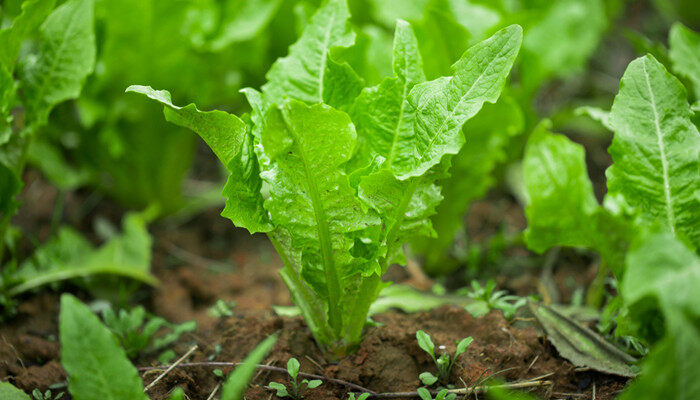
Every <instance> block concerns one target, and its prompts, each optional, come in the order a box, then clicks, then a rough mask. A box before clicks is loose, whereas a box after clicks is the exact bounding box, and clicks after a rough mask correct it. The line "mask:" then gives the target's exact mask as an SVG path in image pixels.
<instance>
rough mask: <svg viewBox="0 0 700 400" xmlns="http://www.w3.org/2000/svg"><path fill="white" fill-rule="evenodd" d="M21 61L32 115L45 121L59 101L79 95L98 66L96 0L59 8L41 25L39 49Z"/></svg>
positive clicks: (80, 0) (72, 2)
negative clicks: (94, 17)
mask: <svg viewBox="0 0 700 400" xmlns="http://www.w3.org/2000/svg"><path fill="white" fill-rule="evenodd" d="M20 61H21V66H22V69H21V74H20V78H21V86H22V90H23V93H24V105H25V107H26V109H27V116H28V119H29V120H30V121H31V123H34V124H44V123H46V121H47V119H48V116H49V112H50V111H51V109H52V108H53V107H54V106H55V105H56V104H58V103H61V102H63V101H65V100H68V99H73V98H76V97H78V95H79V94H80V91H81V89H82V86H83V82H84V81H85V78H86V77H87V76H88V75H89V74H90V73H92V70H93V68H94V66H95V33H94V29H93V2H92V0H69V1H67V2H66V3H64V4H62V5H61V6H59V7H58V8H56V10H54V11H53V12H52V13H51V14H50V15H49V16H48V18H46V20H45V21H44V23H43V24H41V27H40V28H39V53H38V54H37V55H36V56H34V55H32V56H28V57H25V58H24V59H22V60H20Z"/></svg>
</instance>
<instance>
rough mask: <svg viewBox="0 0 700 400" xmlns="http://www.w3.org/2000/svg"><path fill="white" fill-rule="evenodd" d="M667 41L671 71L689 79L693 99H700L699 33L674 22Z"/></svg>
mask: <svg viewBox="0 0 700 400" xmlns="http://www.w3.org/2000/svg"><path fill="white" fill-rule="evenodd" d="M668 41H669V45H670V49H669V53H668V56H669V57H670V59H671V63H672V64H673V71H674V72H675V73H677V74H678V75H680V76H683V77H685V78H687V79H688V80H690V82H691V83H692V85H693V89H694V92H695V99H700V35H699V34H697V33H696V32H693V31H691V30H690V29H688V28H686V27H685V26H684V25H683V24H681V23H680V22H676V23H675V24H673V26H672V27H671V32H670V34H669V38H668Z"/></svg>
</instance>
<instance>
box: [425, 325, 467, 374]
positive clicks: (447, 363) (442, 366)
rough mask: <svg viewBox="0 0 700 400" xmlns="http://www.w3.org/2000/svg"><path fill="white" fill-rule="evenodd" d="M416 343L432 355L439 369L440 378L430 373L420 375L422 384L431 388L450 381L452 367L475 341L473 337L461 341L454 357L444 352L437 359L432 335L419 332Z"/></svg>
mask: <svg viewBox="0 0 700 400" xmlns="http://www.w3.org/2000/svg"><path fill="white" fill-rule="evenodd" d="M416 341H417V342H418V346H420V348H421V349H423V351H425V352H426V353H428V354H430V357H431V358H432V359H433V362H434V363H435V367H437V370H438V376H435V375H433V374H431V373H430V372H423V373H422V374H420V376H419V378H420V380H421V382H423V384H424V385H426V386H430V385H432V384H434V383H435V382H437V381H439V382H440V383H442V384H444V385H446V384H447V383H448V381H449V379H450V372H451V371H452V366H453V365H454V363H455V360H456V359H457V357H459V356H460V355H461V354H462V353H464V352H465V351H467V347H469V345H470V344H471V343H472V342H473V341H474V339H473V338H472V337H471V336H469V337H467V338H464V339H462V340H460V341H459V342H458V343H457V351H455V354H454V356H450V354H449V353H447V352H444V353H442V354H440V355H439V356H438V357H437V358H436V357H435V344H434V343H433V340H432V339H431V338H430V335H428V334H427V333H425V332H423V331H418V332H416Z"/></svg>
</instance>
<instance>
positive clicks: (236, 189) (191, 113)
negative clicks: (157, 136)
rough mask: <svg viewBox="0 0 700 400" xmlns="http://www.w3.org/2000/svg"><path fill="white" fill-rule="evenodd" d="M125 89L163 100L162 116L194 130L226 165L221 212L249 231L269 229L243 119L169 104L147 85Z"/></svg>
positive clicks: (164, 94)
mask: <svg viewBox="0 0 700 400" xmlns="http://www.w3.org/2000/svg"><path fill="white" fill-rule="evenodd" d="M126 91H127V92H134V93H141V94H144V95H146V96H148V97H149V98H151V99H153V100H156V101H158V102H160V103H162V104H163V105H164V106H165V107H164V108H163V112H164V114H165V119H166V120H168V121H169V122H172V123H174V124H176V125H179V126H182V127H185V128H189V129H191V130H192V131H194V132H196V133H197V134H198V135H199V136H200V137H201V138H202V139H204V141H205V142H206V143H207V144H208V145H209V147H211V149H212V151H213V152H214V154H216V156H217V157H218V158H219V160H220V161H221V162H222V163H223V164H224V165H225V166H226V168H227V169H228V171H229V172H230V174H229V179H228V181H227V183H226V186H225V187H224V191H223V194H224V196H226V207H225V209H224V211H223V212H222V215H223V216H225V217H226V218H229V219H230V220H231V221H233V223H234V224H235V225H236V226H239V227H242V228H246V229H248V231H250V233H255V232H268V231H270V230H271V229H272V225H270V221H269V216H268V213H267V211H265V208H264V207H263V197H262V194H261V193H260V188H261V186H262V180H261V179H260V174H259V167H258V162H257V158H256V155H255V152H254V150H253V138H252V136H251V133H250V131H249V130H248V128H247V127H246V124H245V122H243V121H242V120H241V119H240V118H238V117H236V116H235V115H233V114H229V113H227V112H225V111H219V110H214V111H199V110H198V109H197V106H195V105H194V104H190V105H187V106H185V107H178V106H176V105H174V104H172V101H171V98H170V93H169V92H168V91H167V90H154V89H153V88H151V87H150V86H138V85H133V86H129V87H128V88H127V89H126Z"/></svg>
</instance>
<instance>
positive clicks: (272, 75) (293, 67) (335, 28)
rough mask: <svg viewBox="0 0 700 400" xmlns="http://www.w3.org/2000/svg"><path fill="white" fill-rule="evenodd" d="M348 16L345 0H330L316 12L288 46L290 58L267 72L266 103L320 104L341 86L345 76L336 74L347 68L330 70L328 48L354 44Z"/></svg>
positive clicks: (279, 62) (264, 88)
mask: <svg viewBox="0 0 700 400" xmlns="http://www.w3.org/2000/svg"><path fill="white" fill-rule="evenodd" d="M349 18H350V12H349V10H348V6H347V2H346V0H328V1H327V2H326V4H325V5H324V6H323V7H321V8H320V9H319V10H318V11H317V12H316V14H315V15H314V16H313V18H312V19H311V22H310V23H309V24H308V25H307V26H306V28H305V29H304V33H303V34H302V35H301V37H300V38H299V40H298V41H297V42H296V43H294V44H293V45H292V46H291V47H290V48H289V54H288V55H287V57H284V58H280V59H278V60H277V61H276V62H275V63H274V64H273V65H272V68H270V70H269V72H268V73H267V75H266V77H267V80H268V82H267V83H266V84H265V85H264V86H263V87H262V90H263V94H264V98H265V101H266V102H267V103H269V104H281V103H282V102H283V100H284V99H295V100H299V101H303V102H305V103H307V104H314V103H321V102H323V101H324V99H326V98H327V96H328V95H329V93H332V91H333V90H340V89H342V86H341V87H338V85H337V83H338V82H339V81H340V82H341V83H342V82H344V79H343V78H342V76H341V77H339V76H338V75H337V73H338V72H340V73H347V72H348V71H347V70H346V69H344V68H341V69H340V70H339V69H338V68H335V72H336V73H333V71H329V65H332V63H333V61H332V60H329V51H330V49H331V48H333V47H337V46H341V47H348V46H350V45H352V44H353V43H354V41H355V34H354V33H353V32H352V30H351V29H350V25H349V22H348V19H349ZM336 66H337V65H336ZM330 68H332V67H330Z"/></svg>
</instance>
